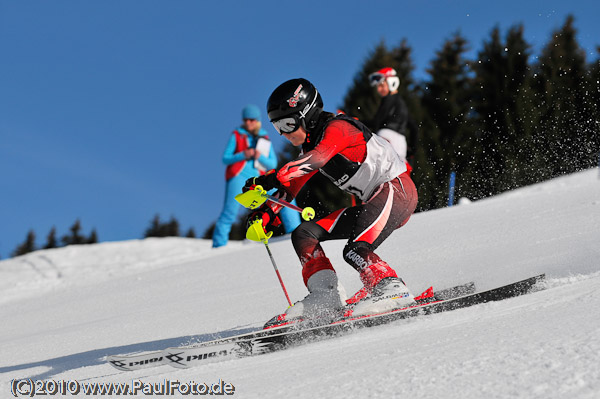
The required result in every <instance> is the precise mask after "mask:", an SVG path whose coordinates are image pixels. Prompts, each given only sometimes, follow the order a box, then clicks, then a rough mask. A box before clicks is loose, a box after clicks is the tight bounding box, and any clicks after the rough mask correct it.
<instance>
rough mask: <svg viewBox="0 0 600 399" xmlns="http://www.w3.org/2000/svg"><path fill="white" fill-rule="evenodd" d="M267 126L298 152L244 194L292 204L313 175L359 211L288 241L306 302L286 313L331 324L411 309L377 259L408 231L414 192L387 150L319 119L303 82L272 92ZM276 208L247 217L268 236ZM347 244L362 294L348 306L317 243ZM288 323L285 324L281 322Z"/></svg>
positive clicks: (318, 103) (325, 117)
mask: <svg viewBox="0 0 600 399" xmlns="http://www.w3.org/2000/svg"><path fill="white" fill-rule="evenodd" d="M267 112H268V114H269V119H270V120H271V122H272V123H273V125H274V126H275V128H276V129H277V131H278V132H279V133H280V134H282V135H283V136H284V137H285V138H286V139H288V140H289V141H290V142H291V143H292V144H293V145H296V146H302V152H301V154H300V155H299V156H298V158H296V159H295V160H293V161H291V162H289V163H287V164H286V165H284V166H283V167H282V168H281V169H279V171H277V172H276V173H275V172H274V171H273V172H272V173H269V174H267V175H264V176H260V177H256V178H252V179H249V180H248V181H247V182H246V187H245V188H246V189H249V188H251V187H253V186H254V185H257V184H259V185H261V186H263V188H265V189H267V190H268V189H271V188H278V191H277V193H276V195H277V196H278V197H280V198H283V199H285V200H288V201H289V200H291V199H293V198H294V197H295V196H296V195H297V194H298V192H299V191H300V189H301V188H302V186H303V185H304V184H305V183H306V182H307V181H308V180H309V179H310V178H311V177H312V176H313V175H314V174H315V173H317V172H321V173H323V174H324V175H325V176H327V177H328V178H329V179H330V180H331V181H332V182H333V183H334V184H336V185H337V186H338V187H339V188H340V189H342V190H344V191H346V192H349V193H351V194H354V195H356V196H358V197H359V198H360V199H361V200H362V201H363V203H362V204H360V205H357V206H353V207H349V208H342V209H339V210H337V211H335V212H333V213H331V214H330V215H328V216H326V217H324V218H321V219H319V220H313V221H310V222H303V223H302V224H301V225H300V226H298V227H297V228H296V230H295V231H294V232H293V233H292V243H293V245H294V248H295V250H296V253H297V254H298V257H299V258H300V263H301V264H302V276H303V278H304V283H305V284H306V287H307V288H308V291H309V294H308V295H307V296H306V298H304V299H303V300H302V301H299V302H297V303H296V304H295V305H294V306H293V307H291V308H289V309H288V310H287V311H286V316H287V319H288V320H289V319H290V318H292V317H315V316H334V317H335V316H336V315H339V313H340V312H341V311H343V310H346V309H347V308H346V303H347V304H350V305H351V306H352V311H353V313H352V314H353V315H361V314H369V313H374V312H383V311H387V310H391V309H395V308H399V307H405V306H409V305H411V304H412V303H414V297H413V295H412V294H411V293H410V291H409V290H408V289H407V288H406V286H405V284H404V282H403V281H402V280H401V279H400V278H398V276H397V275H396V272H395V271H394V269H393V268H392V267H391V266H390V265H389V264H388V263H386V262H385V261H384V260H382V259H381V258H380V257H379V256H378V255H377V254H376V253H375V252H374V251H375V249H377V247H378V246H379V245H381V243H382V242H383V241H384V240H385V239H386V238H387V237H388V236H389V235H390V234H391V233H392V232H393V231H394V230H395V229H397V228H399V227H401V226H403V225H404V224H406V222H407V221H408V219H409V218H410V216H411V215H412V213H413V212H414V210H415V208H416V205H417V191H416V188H415V185H414V183H413V182H412V180H411V179H410V177H409V174H408V173H407V170H406V164H405V163H404V162H403V161H402V160H401V159H400V157H399V156H398V154H397V153H396V152H395V151H394V149H393V148H392V147H391V145H390V144H389V143H388V142H387V141H385V140H384V139H382V138H380V137H378V136H377V135H375V134H373V133H372V132H371V131H370V130H369V129H368V128H367V127H366V126H365V125H363V124H362V123H361V122H359V121H356V120H354V119H353V118H350V117H347V116H345V115H338V116H335V115H334V114H331V113H328V112H324V111H323V101H322V99H321V95H320V94H319V93H318V91H317V89H316V88H315V87H314V86H313V85H312V83H310V82H309V81H308V80H306V79H292V80H289V81H287V82H285V83H283V84H281V85H280V86H279V87H277V88H276V89H275V91H273V93H272V94H271V96H270V98H269V100H268V102H267ZM280 209H281V207H280V206H279V205H277V204H273V203H270V202H268V203H265V204H264V205H263V206H262V207H261V208H259V209H258V210H257V211H256V212H254V213H253V214H252V215H250V218H249V222H251V221H254V220H256V219H258V218H262V221H263V227H264V228H265V229H269V228H270V227H271V226H273V225H276V224H277V223H278V217H277V213H278V212H279V210H280ZM335 239H346V240H348V241H347V244H346V246H345V247H344V251H343V256H344V260H345V261H346V262H347V263H349V264H350V265H351V266H352V267H353V268H354V269H356V271H357V272H359V274H360V279H361V281H362V283H363V285H364V286H363V288H362V289H361V290H360V291H358V292H357V293H356V294H355V295H354V296H353V297H351V298H350V299H348V300H347V301H346V303H345V302H344V299H345V298H343V297H342V296H341V295H340V291H339V290H338V280H337V276H336V273H335V270H334V268H333V266H332V264H331V262H330V260H329V259H328V258H327V257H326V256H325V253H324V251H323V248H322V247H321V245H320V242H322V241H327V240H335ZM280 318H281V319H285V317H280Z"/></svg>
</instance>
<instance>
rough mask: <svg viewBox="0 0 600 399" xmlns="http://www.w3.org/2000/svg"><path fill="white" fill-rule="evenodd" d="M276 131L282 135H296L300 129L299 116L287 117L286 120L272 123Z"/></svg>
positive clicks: (282, 119)
mask: <svg viewBox="0 0 600 399" xmlns="http://www.w3.org/2000/svg"><path fill="white" fill-rule="evenodd" d="M271 123H272V124H273V126H275V130H277V132H278V133H279V134H280V135H281V134H284V133H285V134H290V133H294V132H295V131H296V130H298V128H299V127H300V117H299V116H298V115H292V116H286V117H285V118H281V119H277V120H276V121H271Z"/></svg>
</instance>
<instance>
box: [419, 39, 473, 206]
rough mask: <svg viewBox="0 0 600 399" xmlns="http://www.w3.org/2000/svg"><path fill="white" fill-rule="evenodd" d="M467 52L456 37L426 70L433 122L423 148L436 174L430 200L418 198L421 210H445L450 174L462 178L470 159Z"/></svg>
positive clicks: (425, 100) (426, 97)
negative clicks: (465, 57) (443, 208)
mask: <svg viewBox="0 0 600 399" xmlns="http://www.w3.org/2000/svg"><path fill="white" fill-rule="evenodd" d="M466 51H467V41H466V40H465V39H464V38H463V37H462V36H461V35H460V34H458V33H457V34H455V35H454V36H453V37H452V38H451V39H449V40H447V41H446V42H445V43H444V45H443V47H442V49H441V50H439V51H438V52H436V57H435V58H434V59H433V61H432V62H431V67H430V68H429V69H428V70H427V72H428V74H429V75H430V79H429V81H428V82H426V83H425V87H424V91H423V97H422V101H423V106H424V107H425V109H426V111H427V112H428V114H429V116H430V118H431V120H430V121H429V120H426V121H424V125H423V126H422V129H423V133H422V137H423V140H422V143H421V145H422V146H423V148H424V151H426V156H427V162H429V163H430V164H431V165H433V167H434V172H433V173H432V174H431V175H430V176H428V178H429V179H430V180H428V181H427V182H426V184H427V185H429V187H430V188H431V189H432V190H433V191H432V192H431V193H430V197H429V198H423V197H422V196H421V195H420V196H419V197H420V198H419V202H420V206H421V207H425V208H426V209H431V208H440V207H443V206H445V204H446V200H447V185H448V183H447V182H448V177H449V175H450V172H451V171H455V172H457V173H458V176H459V178H460V176H461V173H462V172H463V171H464V170H465V169H466V165H467V162H468V161H469V157H470V156H471V155H470V153H471V152H472V149H471V148H469V142H470V140H471V138H472V137H473V133H472V130H473V129H472V126H471V125H470V124H469V123H467V122H468V116H469V113H470V108H471V104H470V99H469V94H470V80H469V76H468V73H469V70H468V66H467V61H466V60H465V59H464V57H463V54H464V53H465V52H466ZM459 189H460V186H459Z"/></svg>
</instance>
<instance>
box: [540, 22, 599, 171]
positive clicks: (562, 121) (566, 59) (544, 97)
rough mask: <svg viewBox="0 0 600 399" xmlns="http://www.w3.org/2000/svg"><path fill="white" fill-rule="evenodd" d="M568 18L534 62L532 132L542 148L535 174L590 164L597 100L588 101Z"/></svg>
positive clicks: (584, 71)
mask: <svg viewBox="0 0 600 399" xmlns="http://www.w3.org/2000/svg"><path fill="white" fill-rule="evenodd" d="M576 34H577V32H576V29H575V27H574V18H573V17H572V16H569V17H567V20H566V22H565V24H564V25H563V26H562V28H561V29H559V30H557V31H555V32H554V33H553V35H552V40H551V41H550V42H549V43H548V44H547V45H546V46H545V48H544V49H543V50H542V54H541V56H540V57H539V62H538V63H537V65H536V66H535V70H536V74H535V90H536V93H535V94H536V99H537V102H538V105H539V107H540V126H539V127H540V128H539V131H538V134H537V135H536V137H535V142H536V145H537V146H538V148H540V149H541V150H542V151H543V157H544V161H545V168H544V169H543V170H542V171H541V172H542V173H541V175H540V176H539V178H540V179H544V178H549V177H554V176H557V175H561V174H564V173H571V172H574V171H576V170H580V169H583V168H586V167H589V166H591V165H593V164H594V163H595V161H596V156H597V153H595V149H594V145H593V143H594V141H595V140H594V137H595V136H596V135H597V133H596V132H597V125H596V123H597V122H596V121H594V119H595V118H594V114H597V111H596V108H597V104H593V103H592V100H591V96H590V95H589V94H590V93H591V90H590V89H591V86H590V82H589V81H588V77H587V76H586V75H587V68H586V61H585V52H584V51H583V50H582V49H581V48H580V46H579V44H578V43H577V40H576Z"/></svg>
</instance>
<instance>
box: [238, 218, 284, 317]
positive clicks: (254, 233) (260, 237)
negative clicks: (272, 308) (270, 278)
mask: <svg viewBox="0 0 600 399" xmlns="http://www.w3.org/2000/svg"><path fill="white" fill-rule="evenodd" d="M272 235H273V232H272V231H271V232H269V233H268V234H267V233H265V230H264V229H263V227H262V219H257V220H255V221H254V222H252V224H251V225H250V227H248V231H246V238H248V239H249V240H252V241H261V242H262V243H263V244H265V248H267V253H268V254H269V258H270V259H271V264H272V265H273V269H275V274H277V278H278V279H279V284H281V288H282V289H283V293H284V294H285V299H287V301H288V304H289V305H290V306H294V305H292V301H290V296H289V295H288V292H287V290H286V289H285V284H283V279H282V278H281V274H279V269H278V268H277V263H275V258H273V254H272V253H271V249H270V248H269V244H268V241H269V238H271V236H272Z"/></svg>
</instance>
